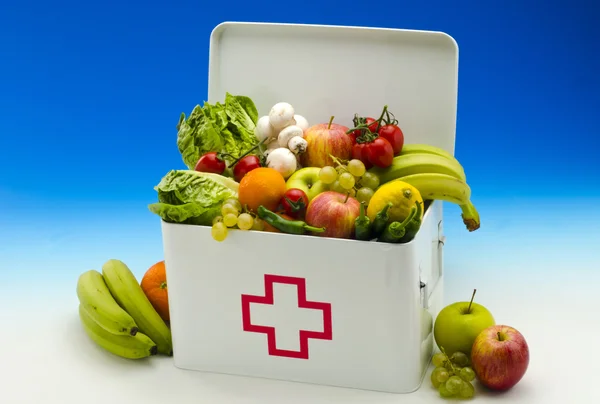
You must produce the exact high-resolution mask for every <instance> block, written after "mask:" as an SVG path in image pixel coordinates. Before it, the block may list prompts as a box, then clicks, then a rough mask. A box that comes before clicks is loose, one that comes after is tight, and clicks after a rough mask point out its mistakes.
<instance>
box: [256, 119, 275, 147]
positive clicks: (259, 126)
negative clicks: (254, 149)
mask: <svg viewBox="0 0 600 404" xmlns="http://www.w3.org/2000/svg"><path fill="white" fill-rule="evenodd" d="M254 136H256V138H257V139H258V141H259V142H262V141H263V140H265V139H269V138H272V137H274V136H275V129H273V127H272V126H271V123H270V120H269V117H268V116H267V115H265V116H262V117H260V118H259V119H258V121H257V122H256V126H255V128H254Z"/></svg>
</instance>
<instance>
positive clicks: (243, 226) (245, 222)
mask: <svg viewBox="0 0 600 404" xmlns="http://www.w3.org/2000/svg"><path fill="white" fill-rule="evenodd" d="M237 226H238V228H239V229H240V230H250V229H251V228H252V226H254V218H253V217H252V216H251V215H250V214H248V213H242V214H241V215H239V216H238V218H237Z"/></svg>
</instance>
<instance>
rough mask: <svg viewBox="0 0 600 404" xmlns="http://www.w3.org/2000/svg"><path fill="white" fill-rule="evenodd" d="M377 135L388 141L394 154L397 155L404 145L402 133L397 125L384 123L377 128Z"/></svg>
mask: <svg viewBox="0 0 600 404" xmlns="http://www.w3.org/2000/svg"><path fill="white" fill-rule="evenodd" d="M378 133H379V136H381V137H382V138H384V139H385V140H387V141H388V142H390V144H391V145H392V149H394V155H395V156H397V155H398V154H400V152H401V151H402V147H403V146H404V134H403V133H402V130H401V129H400V128H399V127H398V126H397V125H384V126H382V127H381V128H379V132H378Z"/></svg>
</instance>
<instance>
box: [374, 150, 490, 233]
mask: <svg viewBox="0 0 600 404" xmlns="http://www.w3.org/2000/svg"><path fill="white" fill-rule="evenodd" d="M369 172H371V173H373V174H375V175H377V176H378V177H379V181H380V184H385V183H386V182H389V181H394V180H400V181H404V182H406V183H408V184H410V185H412V186H413V187H415V188H417V189H418V190H419V192H420V193H421V196H422V198H423V199H424V200H436V199H437V200H442V201H447V202H451V203H454V204H457V205H458V206H459V207H460V209H461V210H462V219H463V223H464V224H465V226H466V227H467V230H468V231H474V230H477V229H478V228H479V226H480V225H481V222H480V220H479V213H478V212H477V209H476V208H475V206H474V205H473V203H472V202H471V188H470V187H469V185H468V184H467V177H466V175H465V170H464V169H463V167H462V165H461V164H460V163H459V162H458V160H457V159H456V158H455V157H454V156H453V155H451V154H450V153H448V152H447V151H445V150H443V149H440V148H438V147H434V146H430V145H426V144H405V145H404V146H403V147H402V151H401V152H400V154H399V155H398V156H396V157H394V161H393V163H392V165H391V166H389V167H386V168H380V167H373V168H371V169H370V170H369Z"/></svg>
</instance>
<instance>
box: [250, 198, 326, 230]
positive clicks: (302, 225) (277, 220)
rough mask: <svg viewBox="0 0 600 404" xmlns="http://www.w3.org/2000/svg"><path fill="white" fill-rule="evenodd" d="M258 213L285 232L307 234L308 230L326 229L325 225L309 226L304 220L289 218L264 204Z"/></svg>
mask: <svg viewBox="0 0 600 404" xmlns="http://www.w3.org/2000/svg"><path fill="white" fill-rule="evenodd" d="M257 213H258V217H260V218H261V219H262V220H264V221H265V222H267V223H269V224H270V225H271V226H273V227H275V228H276V229H278V230H279V231H281V232H283V233H289V234H306V232H313V233H323V232H324V231H325V227H313V226H309V225H308V224H306V222H303V221H302V220H287V219H286V218H283V217H281V216H279V215H278V214H276V213H274V212H272V211H270V210H269V209H267V208H265V207H264V206H262V205H260V206H259V207H258V210H257Z"/></svg>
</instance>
